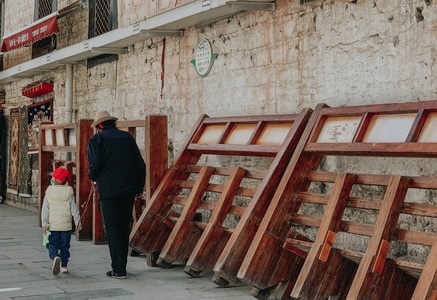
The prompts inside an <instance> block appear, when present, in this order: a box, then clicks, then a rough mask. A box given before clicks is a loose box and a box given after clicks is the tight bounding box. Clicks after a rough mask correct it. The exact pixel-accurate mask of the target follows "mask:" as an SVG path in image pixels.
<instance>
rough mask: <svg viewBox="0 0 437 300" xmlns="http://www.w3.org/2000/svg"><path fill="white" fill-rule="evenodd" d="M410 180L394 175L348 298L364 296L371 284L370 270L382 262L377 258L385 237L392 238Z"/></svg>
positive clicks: (386, 238)
mask: <svg viewBox="0 0 437 300" xmlns="http://www.w3.org/2000/svg"><path fill="white" fill-rule="evenodd" d="M409 180H410V179H409V178H406V177H401V176H392V179H391V182H390V183H389V185H388V186H387V190H386V193H385V196H384V201H383V204H382V206H381V210H380V211H379V214H378V217H377V219H376V222H375V226H374V232H373V234H372V236H371V237H370V239H369V243H368V245H367V250H366V253H365V254H364V256H363V259H362V260H361V262H360V265H359V266H358V270H357V273H356V274H355V277H354V279H353V281H352V284H351V288H350V290H349V293H348V296H347V298H348V299H359V298H361V297H363V296H364V295H363V293H365V291H366V288H367V285H369V284H371V282H372V277H371V275H370V272H369V271H370V270H371V269H372V268H373V266H374V265H375V263H376V264H380V263H381V262H379V261H376V260H375V257H376V256H377V253H378V249H379V247H380V244H381V241H382V240H383V239H384V240H392V237H393V233H394V231H395V226H396V223H397V220H398V217H399V214H400V211H401V207H402V203H403V201H404V198H405V195H406V192H407V190H408V185H409Z"/></svg>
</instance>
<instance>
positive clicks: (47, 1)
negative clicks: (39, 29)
mask: <svg viewBox="0 0 437 300" xmlns="http://www.w3.org/2000/svg"><path fill="white" fill-rule="evenodd" d="M52 12H53V7H52V0H39V2H38V19H41V18H44V17H45V16H48V15H50V14H51V13H52Z"/></svg>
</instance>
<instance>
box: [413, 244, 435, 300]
mask: <svg viewBox="0 0 437 300" xmlns="http://www.w3.org/2000/svg"><path fill="white" fill-rule="evenodd" d="M436 296H437V242H435V243H434V245H433V246H432V247H431V250H430V252H429V254H428V259H427V260H426V263H425V265H424V267H423V270H422V273H421V275H420V278H419V281H418V282H417V286H416V289H415V290H414V294H413V297H412V299H436Z"/></svg>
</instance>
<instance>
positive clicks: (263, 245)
mask: <svg viewBox="0 0 437 300" xmlns="http://www.w3.org/2000/svg"><path fill="white" fill-rule="evenodd" d="M323 106H324V104H321V105H318V106H317V108H316V109H315V111H314V112H313V114H312V115H311V118H310V120H309V121H308V123H306V125H307V126H306V128H305V129H304V130H303V132H302V134H301V135H300V140H299V143H297V144H296V146H295V148H294V153H293V155H292V156H291V157H289V158H288V159H287V160H286V161H284V162H283V164H286V169H285V171H284V172H283V173H282V174H283V175H282V174H281V175H282V178H281V177H276V178H275V180H276V181H279V180H280V181H279V185H278V187H277V189H276V191H273V190H271V189H268V190H266V189H264V190H263V195H262V197H266V196H267V197H268V200H269V201H264V203H265V204H264V205H261V206H260V208H261V209H262V210H263V211H262V212H259V213H257V214H253V213H252V212H251V210H250V208H248V209H249V213H248V212H247V211H246V213H245V215H244V216H248V217H249V216H250V219H249V218H248V219H245V218H244V216H243V219H242V221H243V222H242V221H240V223H241V225H240V223H239V224H238V226H237V228H236V232H234V234H232V236H231V238H230V239H229V242H228V244H227V245H226V247H225V249H224V250H223V252H222V254H221V256H220V257H219V259H218V261H217V264H216V265H215V266H214V269H213V270H214V272H215V274H214V277H213V281H214V282H215V283H217V284H219V283H220V282H223V281H228V282H233V281H238V279H242V280H244V281H245V282H248V283H250V284H251V285H253V286H254V287H256V288H258V289H261V290H264V289H267V288H270V287H272V286H273V285H277V284H279V283H280V282H282V281H284V280H286V279H288V278H289V277H290V271H291V269H292V266H291V265H290V264H289V263H287V261H288V260H290V261H295V259H296V257H297V256H296V255H294V254H292V253H290V252H289V251H287V250H285V249H283V243H284V241H285V239H286V238H287V235H288V229H289V223H288V221H289V217H288V216H287V213H288V212H294V213H296V212H297V210H298V208H299V206H300V204H299V203H296V202H293V201H288V200H289V199H290V198H291V199H292V198H293V197H294V195H296V192H297V191H301V190H303V189H304V188H305V186H306V185H307V182H306V181H305V180H304V179H303V178H302V181H304V182H302V181H301V180H296V178H301V176H300V174H305V173H306V172H307V171H309V170H314V169H315V166H317V165H318V164H319V161H320V159H321V157H319V156H317V155H314V156H304V155H303V154H302V151H303V149H304V146H305V143H306V142H307V139H308V137H309V134H310V132H311V129H312V126H314V123H315V121H316V118H317V115H318V112H319V111H320V110H321V109H322V108H323ZM297 136H299V135H297ZM273 192H274V193H273ZM272 195H273V197H272ZM286 197H287V198H288V199H285V198H286ZM254 198H256V196H254ZM251 204H252V203H251ZM257 209H258V208H257ZM261 220H262V222H261ZM248 245H250V246H249V248H248ZM280 262H282V264H280ZM278 265H281V268H277V266H278ZM260 268H261V269H262V270H263V273H262V274H263V275H265V276H261V274H260V272H259V270H260ZM219 285H220V284H219Z"/></svg>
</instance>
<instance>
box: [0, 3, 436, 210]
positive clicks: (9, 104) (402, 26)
mask: <svg viewBox="0 0 437 300" xmlns="http://www.w3.org/2000/svg"><path fill="white" fill-rule="evenodd" d="M389 2H390V3H388V2H387V1H347V0H343V1H324V0H317V1H300V2H299V1H284V0H277V1H269V0H266V1H261V0H254V1H244V2H241V1H238V0H237V1H225V0H196V1H189V0H157V1H138V0H125V1H122V0H76V1H74V0H20V1H12V0H2V2H1V4H2V6H1V9H2V12H1V33H2V46H3V47H2V71H1V72H0V91H1V92H2V93H3V94H4V104H2V109H3V113H4V115H5V117H6V120H7V124H8V126H9V127H10V126H11V125H12V118H11V113H16V112H17V109H18V111H19V108H23V107H26V108H29V107H35V106H38V105H39V104H41V103H50V105H51V106H50V111H51V114H50V116H47V114H46V115H44V114H43V113H40V119H44V118H47V119H50V118H51V120H52V121H53V122H55V123H64V122H75V121H76V120H78V119H92V118H94V116H95V113H96V112H97V111H101V110H108V111H109V112H111V114H113V115H115V116H117V117H118V118H119V119H121V120H131V119H143V118H144V117H145V116H146V115H166V116H168V133H169V141H170V143H171V145H169V157H170V160H171V158H172V157H174V156H175V155H176V154H177V152H178V149H180V147H181V145H182V144H183V142H184V140H185V138H186V136H187V133H188V132H189V131H190V130H191V128H192V126H193V124H194V123H195V122H196V120H197V119H198V117H199V116H200V115H202V114H208V115H209V116H214V117H216V116H234V115H237V116H238V115H259V114H261V115H262V114H285V113H298V112H300V111H301V110H302V109H303V108H306V107H310V108H314V107H315V106H316V105H317V104H318V103H326V104H328V105H330V106H345V105H363V104H374V103H391V102H409V101H423V100H433V99H437V72H436V68H437V66H436V64H437V39H436V37H437V3H436V2H435V1H430V0H414V1H389ZM53 20H54V21H55V25H53V24H52V25H49V24H48V21H53ZM55 27H56V28H55ZM36 31H38V33H41V31H45V33H43V34H42V35H40V36H38V35H37V33H36ZM205 45H206V46H207V47H209V48H208V49H209V52H208V51H206V52H205V49H204V48H202V47H201V46H205ZM208 49H207V50H208ZM205 53H207V54H208V55H210V56H207V59H205V57H204V56H202V55H205ZM201 61H203V65H202V63H201ZM205 66H206V68H207V69H202V67H205ZM41 83H47V84H49V85H51V87H52V89H53V90H52V91H50V92H47V93H41V94H37V95H32V97H28V96H25V95H24V93H25V91H29V89H32V88H33V87H35V86H37V85H38V84H41ZM49 100H51V102H47V101H49ZM24 117H25V116H24ZM34 126H35V125H34ZM30 127H32V125H30ZM35 130H37V129H35ZM29 131H31V129H29ZM8 135H10V131H8ZM11 138H12V137H11V136H8V139H5V140H6V141H7V142H10V141H11ZM29 139H30V135H29ZM29 144H31V141H29ZM6 147H7V149H9V151H8V153H7V156H6V157H4V156H2V163H3V165H5V164H6V163H7V162H8V161H9V158H11V150H10V149H11V147H10V145H7V146H6ZM3 148H4V147H3ZM24 148H25V145H24ZM24 148H20V149H21V150H23V149H24ZM30 148H32V147H30V146H29V152H28V153H24V154H23V153H21V155H22V156H21V158H22V159H28V165H29V166H30V174H31V175H30V179H29V182H28V183H27V184H28V185H29V186H30V187H29V188H28V190H27V191H26V189H25V188H24V190H23V189H22V190H20V187H19V185H20V183H17V187H16V189H15V190H14V189H13V188H12V189H11V188H8V189H7V192H6V194H5V196H4V197H3V198H4V199H3V200H4V201H6V202H7V203H10V204H12V205H15V206H19V207H23V208H26V209H30V210H36V209H37V203H38V185H37V179H36V178H38V176H40V175H41V174H39V173H38V163H37V155H36V152H37V151H36V152H35V151H34V152H32V149H30ZM330 164H335V165H337V166H338V165H342V164H343V165H345V166H349V167H350V166H353V165H355V164H360V165H361V166H363V165H364V166H366V165H367V163H366V162H364V163H363V162H355V161H353V160H348V161H347V162H345V161H338V160H335V161H327V162H326V168H329V165H330ZM372 165H373V166H375V165H376V166H378V167H380V168H381V167H382V168H383V166H384V163H380V164H372ZM397 165H398V166H399V169H403V168H405V166H404V165H403V164H402V162H400V163H398V164H397ZM409 167H410V168H411V170H412V172H413V173H414V172H415V170H416V169H417V170H418V169H420V170H421V172H423V170H425V173H429V174H434V173H435V163H433V162H431V163H430V162H429V161H424V160H418V162H417V164H415V165H414V166H409ZM369 168H370V169H371V167H369ZM5 169H6V172H7V173H6V174H7V175H6V176H5V178H3V179H4V183H3V185H5V184H6V185H7V184H8V183H7V182H6V181H7V180H5V179H6V178H8V180H9V178H10V172H11V167H10V165H9V164H8V165H6V168H5ZM370 171H371V170H370ZM388 171H396V170H388ZM17 172H29V169H27V170H24V171H23V170H19V168H18V171H17ZM21 184H23V183H21ZM24 184H25V183H24Z"/></svg>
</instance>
